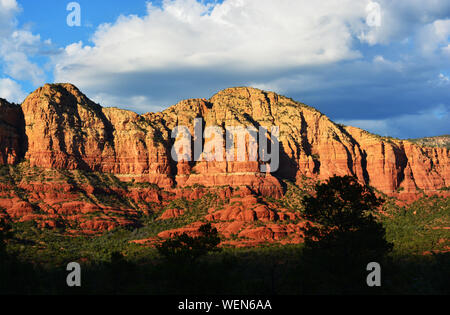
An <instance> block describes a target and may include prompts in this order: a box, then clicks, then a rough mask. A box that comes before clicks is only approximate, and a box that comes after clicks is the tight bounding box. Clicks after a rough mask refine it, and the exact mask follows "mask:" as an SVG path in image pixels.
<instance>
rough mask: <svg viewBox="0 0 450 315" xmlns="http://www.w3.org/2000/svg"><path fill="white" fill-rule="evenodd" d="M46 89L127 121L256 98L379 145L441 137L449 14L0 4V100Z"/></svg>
mask: <svg viewBox="0 0 450 315" xmlns="http://www.w3.org/2000/svg"><path fill="white" fill-rule="evenodd" d="M71 2H75V3H76V4H78V5H79V8H80V10H79V11H78V10H77V9H76V8H75V9H74V6H70V5H69V4H71ZM68 9H69V10H68ZM78 13H79V14H78ZM77 16H79V22H80V23H79V25H78V23H75V25H73V23H70V22H71V21H72V22H76V21H77V19H76V18H75V17H77ZM68 20H69V21H68ZM68 22H69V23H68ZM52 82H55V83H59V82H70V83H73V84H75V85H76V86H77V87H78V88H79V89H80V90H81V91H82V92H83V93H85V94H86V95H87V96H88V97H89V98H91V99H92V100H94V101H95V102H97V103H100V104H101V105H102V106H105V107H111V106H116V107H120V108H125V109H129V110H133V111H135V112H137V113H145V112H150V111H152V112H155V111H160V110H162V109H164V108H167V107H169V106H171V105H173V104H176V103H177V102H178V101H180V100H182V99H187V98H209V97H211V96H212V95H214V94H215V93H216V92H218V91H220V90H222V89H224V88H228V87H232V86H253V87H256V88H261V89H264V90H268V91H274V92H277V93H279V94H282V95H286V96H288V97H291V98H293V99H295V100H298V101H301V102H303V103H306V104H308V105H310V106H313V107H315V108H317V109H318V110H320V111H321V112H322V113H324V114H326V115H327V116H329V117H330V118H331V119H332V120H334V121H336V122H339V123H343V124H346V125H352V126H357V127H360V128H363V129H366V130H369V131H371V132H373V133H377V134H380V135H383V136H393V137H398V138H416V137H426V136H436V135H443V134H450V124H449V122H450V119H449V118H450V92H449V91H450V1H448V0H428V1H422V0H322V1H310V0H221V1H214V0H211V1H201V0H198V1H196V0H159V1H139V0H128V1H119V0H89V1H88V0H79V1H65V0H40V1H35V0H0V97H1V98H5V99H7V100H9V101H11V102H16V103H21V102H22V101H23V100H24V98H25V97H26V96H27V95H28V94H29V93H31V92H32V91H34V90H35V89H36V88H38V87H39V86H41V85H43V84H45V83H52Z"/></svg>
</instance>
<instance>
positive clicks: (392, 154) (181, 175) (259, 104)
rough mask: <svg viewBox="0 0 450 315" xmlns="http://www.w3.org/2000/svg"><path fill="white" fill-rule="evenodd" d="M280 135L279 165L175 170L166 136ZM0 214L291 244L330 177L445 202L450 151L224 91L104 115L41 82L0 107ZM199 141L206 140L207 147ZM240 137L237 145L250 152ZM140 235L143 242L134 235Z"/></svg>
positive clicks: (252, 93) (152, 236)
mask: <svg viewBox="0 0 450 315" xmlns="http://www.w3.org/2000/svg"><path fill="white" fill-rule="evenodd" d="M199 117H201V118H202V119H203V121H204V125H205V126H221V128H224V126H244V127H249V126H252V127H254V128H257V127H259V126H264V127H266V128H267V129H269V128H270V127H271V126H278V127H279V128H280V132H279V141H280V163H279V165H280V167H279V169H278V170H277V171H276V172H274V173H272V174H270V173H262V172H261V171H260V166H261V165H262V164H264V163H263V162H262V161H261V157H259V158H258V159H257V160H256V161H248V160H247V161H215V162H208V161H206V160H202V161H198V162H175V161H174V160H173V159H172V158H171V155H170V151H171V147H172V145H173V139H172V138H171V130H173V129H174V128H175V127H177V126H187V127H188V128H189V129H190V130H191V132H192V133H193V129H194V125H193V124H194V119H195V118H199ZM0 139H1V145H0V164H2V165H3V166H2V167H1V170H0V171H1V172H0V176H1V184H0V213H2V216H4V217H7V218H8V219H10V220H12V221H30V222H35V223H36V224H37V226H38V227H40V228H51V229H63V232H64V233H66V234H78V233H83V234H98V233H101V232H103V231H106V230H113V229H115V228H118V227H132V228H139V227H142V226H147V225H148V223H149V222H150V223H152V224H153V223H158V224H154V225H152V227H156V228H155V230H152V232H149V233H146V234H145V237H140V238H139V237H136V240H135V241H136V242H138V243H140V244H147V243H152V242H155V241H157V239H159V238H166V237H170V236H172V235H174V234H177V233H181V232H193V231H195V230H196V229H197V228H198V226H199V224H200V222H202V221H210V222H213V223H214V225H215V226H216V227H217V228H218V230H219V231H220V233H221V235H223V237H224V243H225V244H231V245H237V246H247V245H248V246H251V245H256V244H261V243H265V242H275V243H283V244H284V243H300V242H301V241H302V239H301V232H300V230H301V228H302V226H304V224H305V222H304V220H302V218H301V215H300V214H301V207H302V206H301V202H300V200H301V197H302V196H303V195H304V194H306V193H308V192H309V189H310V187H311V184H312V183H314V182H315V181H317V180H323V179H326V178H328V177H330V176H332V175H335V174H336V175H352V176H356V177H357V178H358V179H359V181H360V182H361V183H364V184H368V185H371V186H373V187H374V188H376V189H377V190H378V191H379V192H380V194H386V195H389V196H395V197H398V198H400V199H404V200H415V199H417V197H418V196H420V195H421V194H422V193H427V194H438V195H445V193H446V191H445V188H446V187H448V186H449V182H450V169H449V166H450V163H449V150H448V149H447V148H440V147H423V146H420V145H415V144H413V143H411V142H410V141H406V140H390V139H384V138H380V137H377V136H375V135H372V134H370V133H368V132H366V131H364V130H361V129H358V128H354V127H342V126H339V125H337V124H335V123H334V122H332V121H331V120H330V119H329V118H328V117H326V116H325V115H323V114H322V113H320V112H319V111H317V110H315V109H313V108H311V107H309V106H307V105H305V104H302V103H299V102H296V101H294V100H292V99H289V98H286V97H284V96H280V95H277V94H275V93H272V92H265V91H261V90H258V89H253V88H246V87H240V88H230V89H226V90H223V91H220V92H219V93H217V94H216V95H214V96H213V97H211V98H210V99H209V100H206V99H192V100H184V101H181V102H179V103H178V104H176V105H174V106H171V107H169V108H168V109H166V110H164V111H163V112H160V113H147V114H144V115H138V114H136V113H133V112H131V111H126V110H121V109H117V108H104V107H101V106H100V105H98V104H95V103H94V102H92V101H91V100H89V99H88V98H87V97H86V96H85V95H84V94H83V93H81V92H80V91H79V90H78V89H77V88H76V87H75V86H73V85H71V84H52V85H50V84H47V85H45V86H43V87H41V88H39V89H37V90H36V91H35V92H33V93H32V94H30V95H29V96H28V97H27V98H26V100H25V101H24V103H23V104H22V105H21V106H18V105H13V104H9V103H8V102H6V101H4V100H2V101H1V103H0ZM207 142H208V141H205V144H206V143H207ZM249 146H250V144H249V140H248V139H247V138H246V140H245V147H246V148H247V150H248V148H249ZM143 236H144V235H143Z"/></svg>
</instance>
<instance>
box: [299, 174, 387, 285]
mask: <svg viewBox="0 0 450 315" xmlns="http://www.w3.org/2000/svg"><path fill="white" fill-rule="evenodd" d="M315 190H316V192H315V195H314V196H308V197H305V198H304V199H303V202H304V206H305V211H304V217H305V218H306V219H308V220H309V221H311V222H312V224H309V223H308V224H307V225H306V226H305V228H304V229H303V232H304V235H305V248H304V251H303V253H304V255H303V256H304V261H305V265H304V267H305V270H304V271H305V273H304V275H303V276H304V279H306V283H308V285H310V286H311V287H313V286H316V287H317V288H318V289H317V290H318V291H320V292H324V291H325V292H330V291H331V292H338V293H344V292H345V293H349V292H353V293H354V292H361V291H360V290H364V288H367V286H366V283H365V275H366V274H367V273H366V270H365V268H366V266H367V264H368V263H369V262H372V261H375V262H379V263H382V262H383V261H384V259H385V257H386V254H388V253H389V252H390V251H391V250H392V247H393V245H392V244H391V243H389V242H388V241H387V240H386V231H385V228H384V227H383V225H382V224H381V223H379V222H377V220H376V219H375V217H374V216H373V211H374V210H376V208H377V207H379V206H380V205H381V204H382V203H383V202H384V201H383V200H382V199H380V198H378V197H377V196H376V195H375V193H374V191H373V190H372V189H371V188H370V187H368V186H363V185H361V184H359V183H358V181H357V180H356V179H355V178H354V177H350V176H344V177H339V176H334V177H331V178H329V179H328V180H327V181H326V182H325V183H322V184H317V185H316V187H315Z"/></svg>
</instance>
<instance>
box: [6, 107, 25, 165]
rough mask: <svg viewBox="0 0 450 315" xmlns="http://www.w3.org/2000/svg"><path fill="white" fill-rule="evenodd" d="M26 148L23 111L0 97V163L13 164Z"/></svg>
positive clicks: (21, 156) (20, 157)
mask: <svg viewBox="0 0 450 315" xmlns="http://www.w3.org/2000/svg"><path fill="white" fill-rule="evenodd" d="M25 149H26V138H25V132H24V119H23V113H22V110H21V108H20V106H18V105H13V104H10V103H8V102H7V101H6V100H4V99H0V165H3V164H15V163H17V162H18V161H19V160H21V159H22V158H23V154H24V152H25Z"/></svg>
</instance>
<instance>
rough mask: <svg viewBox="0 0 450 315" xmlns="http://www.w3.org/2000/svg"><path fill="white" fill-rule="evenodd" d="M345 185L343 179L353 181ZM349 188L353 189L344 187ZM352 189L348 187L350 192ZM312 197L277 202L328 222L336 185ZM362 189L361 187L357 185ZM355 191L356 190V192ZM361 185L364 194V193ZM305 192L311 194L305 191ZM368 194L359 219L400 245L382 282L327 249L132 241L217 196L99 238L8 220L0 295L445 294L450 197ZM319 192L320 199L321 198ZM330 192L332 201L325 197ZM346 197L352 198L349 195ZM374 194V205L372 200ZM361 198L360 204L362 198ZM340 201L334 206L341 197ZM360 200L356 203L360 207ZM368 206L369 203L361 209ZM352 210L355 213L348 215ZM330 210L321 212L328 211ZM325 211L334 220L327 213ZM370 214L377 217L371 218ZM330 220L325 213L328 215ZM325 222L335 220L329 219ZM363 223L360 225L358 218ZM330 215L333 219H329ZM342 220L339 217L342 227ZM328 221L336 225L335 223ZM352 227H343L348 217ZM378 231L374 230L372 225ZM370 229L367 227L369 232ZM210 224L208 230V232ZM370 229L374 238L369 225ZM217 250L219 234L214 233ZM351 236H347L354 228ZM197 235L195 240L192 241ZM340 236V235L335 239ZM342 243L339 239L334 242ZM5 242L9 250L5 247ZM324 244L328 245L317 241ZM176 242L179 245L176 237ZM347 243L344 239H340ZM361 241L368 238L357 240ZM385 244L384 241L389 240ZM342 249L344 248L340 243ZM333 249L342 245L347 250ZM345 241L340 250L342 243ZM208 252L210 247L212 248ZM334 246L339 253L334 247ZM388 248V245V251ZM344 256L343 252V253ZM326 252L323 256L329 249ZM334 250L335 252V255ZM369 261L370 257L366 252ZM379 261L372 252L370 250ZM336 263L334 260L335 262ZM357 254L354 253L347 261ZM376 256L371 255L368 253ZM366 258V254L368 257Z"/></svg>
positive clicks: (200, 210)
mask: <svg viewBox="0 0 450 315" xmlns="http://www.w3.org/2000/svg"><path fill="white" fill-rule="evenodd" d="M344 184H345V183H340V184H339V185H341V186H342V187H346V186H345V185H344ZM339 185H338V186H335V187H334V189H335V190H334V191H333V194H329V197H330V198H328V201H327V202H328V203H333V202H334V203H336V202H337V201H336V200H338V199H333V198H334V197H333V198H331V196H339V194H337V195H336V193H339V191H341V193H342V187H341V189H339ZM347 188H348V187H347ZM347 188H345V189H344V191H347V192H348V191H349V189H347ZM324 189H325V190H324V192H323V193H322V194H320V187H316V190H317V191H318V192H319V194H318V195H316V197H315V199H314V198H313V199H311V198H309V199H308V197H306V198H305V199H304V201H303V202H301V200H294V198H293V196H298V189H297V188H296V187H294V186H293V185H292V184H290V186H289V187H288V194H290V196H291V197H290V198H288V200H286V199H284V200H280V201H279V202H280V204H284V205H286V204H289V205H290V206H292V207H300V208H301V211H302V212H303V213H304V214H305V216H307V217H309V218H310V219H311V220H312V221H315V222H317V223H319V224H322V225H323V226H325V227H326V226H327V224H328V223H330V222H331V221H329V220H328V219H329V218H334V219H336V216H334V215H332V216H331V215H330V214H326V216H322V217H321V215H320V214H318V213H315V211H316V210H317V209H319V208H323V207H317V205H318V204H317V202H318V201H320V202H321V203H322V204H323V202H324V200H325V199H327V198H325V197H324V196H327V193H326V192H327V191H328V192H329V189H330V186H325V188H324ZM358 189H359V188H358ZM353 192H355V191H353ZM360 194H361V192H359V193H357V195H360ZM305 196H306V195H305ZM372 197H373V196H371V195H369V198H368V199H367V198H366V199H364V198H363V199H358V197H357V196H356V197H355V196H354V197H352V198H351V199H352V200H356V201H355V202H357V201H358V200H359V201H361V200H362V201H363V205H367V207H366V208H367V209H364V210H366V211H365V212H364V213H365V214H366V215H367V216H361V213H360V212H353V214H352V216H351V217H353V222H356V223H357V224H356V225H357V226H366V227H367V226H369V227H370V228H369V231H370V230H371V228H374V227H375V230H376V231H378V232H377V233H379V234H378V235H379V236H380V237H381V238H378V240H382V241H383V240H385V241H386V242H385V243H383V242H381V243H380V244H382V245H383V244H384V245H388V244H389V243H393V245H394V246H393V250H392V252H390V253H389V255H387V256H386V255H384V253H383V255H381V256H377V257H376V259H379V260H380V261H379V262H380V263H381V265H382V267H383V273H382V274H383V285H382V286H381V287H379V288H369V287H367V286H366V282H365V281H366V276H367V273H368V272H367V271H366V265H365V263H364V264H363V263H362V260H361V261H359V263H358V265H351V264H348V265H346V264H347V262H349V261H345V260H342V261H341V262H342V263H341V264H335V263H333V264H330V263H329V262H330V259H329V256H328V257H327V255H329V252H328V251H321V253H320V255H311V252H310V251H308V242H307V243H306V247H305V245H303V244H302V245H288V246H276V245H272V246H269V245H268V246H263V247H257V248H240V249H237V248H227V247H225V248H223V249H222V250H221V251H215V250H211V251H210V250H207V251H206V252H205V251H202V252H201V255H198V257H195V258H196V259H192V260H189V259H188V260H183V263H178V262H177V261H176V260H175V262H174V261H168V260H167V258H166V257H164V256H163V255H161V252H158V249H156V248H152V247H145V246H141V245H138V244H134V243H130V242H129V241H130V240H135V239H141V238H144V237H149V236H152V235H156V234H157V233H158V232H159V231H162V230H165V229H167V228H168V227H170V228H172V227H177V226H183V225H185V224H186V223H189V222H193V221H195V220H197V218H198V217H199V216H201V215H203V214H204V213H205V212H206V211H207V209H208V206H209V204H210V202H212V201H214V197H213V196H207V197H206V198H202V199H199V200H198V201H196V202H188V201H186V200H177V201H176V202H177V203H182V205H180V206H183V207H192V209H193V211H191V212H190V214H189V215H188V216H187V217H184V216H183V217H180V218H177V219H171V220H168V221H164V222H162V221H160V220H156V217H155V216H152V215H149V216H148V217H144V218H143V222H144V223H145V224H143V226H142V227H139V228H129V229H124V228H121V229H116V230H114V231H110V232H105V233H104V234H102V235H99V236H95V237H92V236H68V235H66V234H64V233H63V231H60V230H58V229H55V230H51V229H43V230H42V229H39V228H37V226H36V225H35V224H33V223H31V222H28V223H14V224H12V225H11V226H10V227H8V226H7V225H3V226H2V227H1V228H0V230H1V231H2V233H1V234H0V235H1V240H4V242H3V241H2V242H0V243H1V244H0V256H1V257H2V258H1V260H0V278H1V279H2V281H1V282H0V283H1V284H0V292H1V293H28V294H36V293H38V294H57V293H65V294H71V293H90V294H91V293H106V294H127V293H146V294H311V293H312V294H314V293H332V294H345V293H376V294H378V293H382V294H390V293H396V294H403V293H413V294H436V293H438V294H448V293H450V284H449V280H448V279H450V253H448V252H446V251H448V247H449V246H450V244H449V242H450V241H449V239H450V237H449V236H450V232H449V230H448V227H449V226H450V200H449V199H448V198H442V197H437V196H423V198H421V199H420V200H418V201H416V202H414V203H412V204H411V205H409V206H399V205H397V204H396V203H395V200H394V199H392V198H386V201H385V202H384V204H383V206H382V207H381V210H374V209H373V208H374V207H375V206H376V205H377V204H378V201H377V200H378V199H373V198H372ZM320 198H322V199H320ZM324 198H325V199H324ZM344 199H345V198H344ZM369 201H370V202H369ZM360 205H361V204H360ZM335 206H336V204H335ZM360 208H361V207H356V208H355V209H360ZM362 208H365V207H362ZM351 213H352V212H351ZM322 214H323V213H322ZM326 218H328V219H326ZM364 218H370V219H368V220H369V221H365V219H364ZM325 219H326V220H325ZM327 220H328V221H327ZM361 220H362V221H363V223H364V224H365V225H364V224H363V225H361ZM327 222H328V223H327ZM337 223H338V222H337V221H335V222H332V224H334V225H337ZM332 224H331V223H330V226H331V225H332ZM344 226H345V224H344ZM372 230H373V229H372ZM363 231H364V229H363ZM384 231H385V235H384ZM211 232H213V231H211V230H207V233H209V235H210V236H211ZM363 235H367V234H365V233H364V232H363ZM212 236H213V237H212V238H211V241H212V242H211V243H209V244H210V245H208V246H211V247H210V249H214V247H215V246H214V244H215V242H216V239H214V233H212ZM347 236H348V235H347ZM191 241H192V240H191ZM339 242H340V239H339V241H338V242H337V243H339ZM337 243H334V245H336V244H337ZM2 244H5V247H2ZM319 244H323V243H319ZM172 245H173V244H172ZM343 245H345V242H344V243H343ZM360 245H361V244H360ZM384 245H383V246H384ZM339 246H342V244H341V245H339ZM339 246H337V245H336V246H335V247H336V248H338V249H339V248H340V247H339ZM341 248H342V247H341ZM207 252H208V253H207ZM335 252H336V251H335ZM386 252H388V251H386ZM337 253H339V251H337ZM323 255H325V256H323ZM335 258H336V256H334V257H333V259H335ZM367 259H369V257H367ZM370 259H372V257H370ZM72 261H77V262H80V263H81V265H82V287H81V288H69V287H67V285H66V276H67V274H68V272H67V271H66V265H67V264H68V263H69V262H72ZM334 261H335V260H334ZM350 261H351V260H350ZM370 261H372V260H370ZM368 262H369V261H368Z"/></svg>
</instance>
